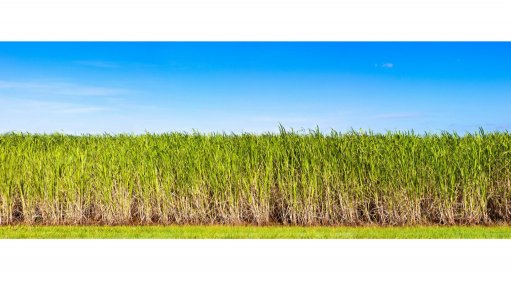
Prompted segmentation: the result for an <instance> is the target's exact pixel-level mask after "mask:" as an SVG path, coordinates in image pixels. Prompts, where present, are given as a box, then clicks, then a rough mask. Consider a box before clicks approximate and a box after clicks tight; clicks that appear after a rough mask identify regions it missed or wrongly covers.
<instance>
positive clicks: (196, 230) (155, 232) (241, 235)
mask: <svg viewBox="0 0 511 287" xmlns="http://www.w3.org/2000/svg"><path fill="white" fill-rule="evenodd" d="M0 238H2V239H22V238H35V239H85V238H91V239H477V238H487V239H504V238H511V227H510V226H498V227H483V226H463V227H460V226H455V227H440V226H419V227H281V226H268V227H253V226H1V227H0Z"/></svg>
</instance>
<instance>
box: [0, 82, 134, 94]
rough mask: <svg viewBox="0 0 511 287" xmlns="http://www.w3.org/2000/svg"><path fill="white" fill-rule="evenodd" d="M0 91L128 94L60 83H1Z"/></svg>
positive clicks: (109, 88) (89, 86) (122, 90)
mask: <svg viewBox="0 0 511 287" xmlns="http://www.w3.org/2000/svg"><path fill="white" fill-rule="evenodd" d="M0 89H15V90H20V91H25V92H31V93H37V94H41V95H69V96H114V95H119V94H125V93H127V92H129V91H128V90H125V89H118V88H111V87H103V86H91V85H82V84H77V83H73V82H62V81H2V80H0Z"/></svg>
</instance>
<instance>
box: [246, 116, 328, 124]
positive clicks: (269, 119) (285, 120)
mask: <svg viewBox="0 0 511 287" xmlns="http://www.w3.org/2000/svg"><path fill="white" fill-rule="evenodd" d="M251 121H253V122H259V123H282V124H290V125H294V124H302V125H317V124H320V123H325V122H327V120H325V119H321V118H310V117H289V116H288V117H278V116H257V117H253V118H252V119H251Z"/></svg>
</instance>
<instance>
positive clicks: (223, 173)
mask: <svg viewBox="0 0 511 287" xmlns="http://www.w3.org/2000/svg"><path fill="white" fill-rule="evenodd" d="M497 222H507V223H510V222H511V134H509V133H508V132H504V133H484V132H483V131H482V130H481V131H479V132H477V133H473V134H465V135H463V136H460V135H457V134H454V133H441V134H422V135H417V134H414V133H413V132H392V133H390V132H389V133H386V134H373V133H370V132H369V133H368V132H355V131H352V132H348V133H342V134H341V133H338V132H336V131H332V132H331V133H330V134H328V135H325V134H322V133H320V132H319V131H317V130H316V131H310V132H309V133H305V134H304V133H296V132H292V131H286V130H284V129H283V128H281V131H280V133H279V134H263V135H253V134H241V135H237V134H199V133H192V134H186V133H168V134H159V135H157V134H145V135H108V134H105V135H82V136H71V135H62V134H51V135H38V134H18V133H10V134H4V135H0V224H15V223H25V224H151V223H158V224H257V225H264V224H290V225H316V224H325V225H334V224H344V225H355V224H366V223H369V224H371V223H373V224H383V225H406V224H436V223H439V224H493V223H497Z"/></svg>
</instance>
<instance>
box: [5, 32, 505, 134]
mask: <svg viewBox="0 0 511 287" xmlns="http://www.w3.org/2000/svg"><path fill="white" fill-rule="evenodd" d="M510 52H511V43H502V42H501V43H461V42H457V43H431V42H429V43H399V42H388V43H382V42H361V43H349V42H337V43H333V42H318V43H314V42H310V43H293V42H284V43H265V42H254V43H251V42H241V43H236V42H216V43H215V42H212V43H201V42H190V43H179V42H174V43H172V42H171V43H159V42H152V43H122V42H112V43H110V42H103V43H94V42H88V43H87V42H85V43H73V42H69V43H68V42H53V43H31V42H24V43H9V42H2V43H0V132H8V131H24V132H54V131H59V132H65V133H73V134H80V133H103V132H108V133H119V132H128V133H141V132H145V131H148V132H167V131H191V130H192V129H196V130H199V131H202V132H222V131H225V132H256V133H258V132H265V131H276V130H278V123H282V124H283V125H284V126H285V127H293V128H295V129H300V128H305V129H308V128H314V127H316V126H319V127H320V128H321V129H322V130H324V131H328V130H330V129H331V128H333V129H336V130H339V131H346V130H348V129H350V128H354V129H366V130H367V129H372V130H373V131H377V132H385V131H386V130H411V129H413V130H415V131H417V132H424V131H429V132H437V131H441V130H447V131H457V132H459V133H464V132H467V131H468V132H472V131H476V130H477V129H478V128H479V127H483V128H484V129H486V130H488V131H494V130H511V112H509V111H508V110H509V107H510V106H511V56H510Z"/></svg>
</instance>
